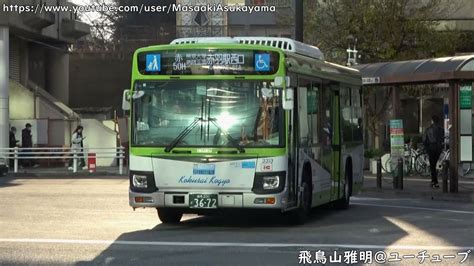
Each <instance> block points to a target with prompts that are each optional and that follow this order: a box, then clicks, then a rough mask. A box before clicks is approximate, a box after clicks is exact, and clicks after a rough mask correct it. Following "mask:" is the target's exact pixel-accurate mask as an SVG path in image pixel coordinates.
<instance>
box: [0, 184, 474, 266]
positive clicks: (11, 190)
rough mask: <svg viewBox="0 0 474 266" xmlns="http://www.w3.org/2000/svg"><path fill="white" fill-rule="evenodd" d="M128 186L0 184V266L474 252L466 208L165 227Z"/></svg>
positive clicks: (401, 205) (395, 202)
mask: <svg viewBox="0 0 474 266" xmlns="http://www.w3.org/2000/svg"><path fill="white" fill-rule="evenodd" d="M127 187H128V181H127V180H126V179H124V178H123V177H117V178H113V177H107V178H95V179H91V178H84V179H80V178H75V179H65V178H56V179H46V178H31V179H28V178H22V179H9V178H1V179H0V228H1V230H0V264H5V265H11V264H45V265H51V264H78V265H89V264H100V265H107V264H110V265H126V264H133V265H147V264H149V265H298V263H299V256H300V255H301V256H303V255H305V254H303V252H304V251H309V252H310V253H309V254H310V255H311V260H314V258H315V255H316V254H315V253H316V251H318V250H323V251H325V252H326V253H325V254H326V259H327V261H328V262H329V259H330V257H329V255H333V252H334V251H336V252H337V255H342V257H341V260H342V261H344V252H345V251H347V252H348V253H349V252H351V251H354V252H353V253H354V254H355V255H357V261H358V262H360V261H361V260H360V257H359V256H360V255H361V253H364V254H365V251H371V252H372V255H373V256H375V253H376V252H378V251H383V252H385V254H387V259H386V260H389V259H395V257H394V256H395V252H398V253H399V254H400V257H401V259H403V257H402V256H407V257H405V259H403V261H402V262H403V264H412V265H419V260H420V259H421V256H420V254H422V253H420V252H422V251H423V250H426V251H427V254H428V255H429V258H426V261H425V263H427V264H429V263H430V260H437V257H436V255H439V257H440V259H441V260H442V262H440V263H441V264H443V265H445V264H453V265H457V264H459V262H460V261H461V260H462V259H463V257H464V255H463V254H458V252H464V251H466V250H469V249H472V250H474V233H473V232H474V225H473V220H474V204H472V203H456V202H434V201H423V200H420V199H408V198H403V199H400V198H397V199H390V198H384V199H380V198H367V197H364V195H358V196H357V197H354V198H353V201H352V204H351V207H350V209H349V210H346V211H332V210H330V209H328V208H318V209H316V210H315V211H314V214H313V216H312V217H311V219H310V221H309V222H308V223H307V224H306V225H304V226H293V227H292V226H287V225H286V224H285V222H284V220H282V219H279V218H278V217H276V216H274V215H260V216H255V215H251V216H248V215H245V216H244V215H233V216H231V217H226V218H223V217H198V216H194V215H187V216H186V217H185V221H184V222H182V223H181V224H180V225H175V226H168V225H163V224H160V222H159V220H158V218H157V215H156V212H155V211H153V210H151V209H146V210H144V209H139V210H136V211H133V210H132V209H131V208H129V207H128V198H127ZM379 254H382V253H379ZM410 255H415V256H418V257H415V258H411V257H410ZM379 256H382V255H379ZM443 256H447V257H443ZM450 256H455V258H451V257H450ZM332 257H333V259H334V258H337V257H334V256H332ZM473 258H474V255H473V254H469V256H468V259H467V260H466V262H465V264H466V265H474V259H473ZM379 259H380V257H379ZM301 260H303V258H301ZM374 262H375V261H374ZM398 263H400V262H398ZM394 264H396V262H394ZM438 265H440V264H438Z"/></svg>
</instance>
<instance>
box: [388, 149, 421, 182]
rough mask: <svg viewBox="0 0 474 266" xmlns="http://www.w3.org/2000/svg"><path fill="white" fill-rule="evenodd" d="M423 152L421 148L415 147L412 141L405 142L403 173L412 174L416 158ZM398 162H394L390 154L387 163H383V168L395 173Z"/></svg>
mask: <svg viewBox="0 0 474 266" xmlns="http://www.w3.org/2000/svg"><path fill="white" fill-rule="evenodd" d="M420 153H421V151H420V150H419V149H414V148H413V146H412V144H411V143H408V144H405V145H404V151H403V156H402V158H403V175H405V176H406V175H410V174H411V172H412V170H413V168H414V165H415V158H417V157H418V155H419V154H420ZM397 163H398V162H393V163H392V157H391V156H390V157H389V158H388V159H387V161H386V162H385V165H383V167H382V168H383V170H384V171H385V172H386V173H391V174H395V173H396V171H395V170H396V165H397Z"/></svg>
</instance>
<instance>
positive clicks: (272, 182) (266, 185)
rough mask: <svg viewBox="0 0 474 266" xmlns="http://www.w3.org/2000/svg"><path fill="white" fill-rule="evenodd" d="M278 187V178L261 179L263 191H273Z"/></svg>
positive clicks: (265, 177)
mask: <svg viewBox="0 0 474 266" xmlns="http://www.w3.org/2000/svg"><path fill="white" fill-rule="evenodd" d="M278 185H280V177H279V176H277V175H276V176H264V177H263V189H264V190H268V189H275V188H278Z"/></svg>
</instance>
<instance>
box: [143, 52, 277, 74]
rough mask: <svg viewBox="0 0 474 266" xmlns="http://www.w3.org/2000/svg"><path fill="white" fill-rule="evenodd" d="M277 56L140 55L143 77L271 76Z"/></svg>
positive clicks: (256, 54)
mask: <svg viewBox="0 0 474 266" xmlns="http://www.w3.org/2000/svg"><path fill="white" fill-rule="evenodd" d="M278 62H279V55H278V53H277V52H272V51H260V50H222V49H221V50H202V49H201V50H173V51H153V52H142V53H140V54H138V69H139V71H140V73H141V74H143V75H269V74H274V73H276V72H277V71H278Z"/></svg>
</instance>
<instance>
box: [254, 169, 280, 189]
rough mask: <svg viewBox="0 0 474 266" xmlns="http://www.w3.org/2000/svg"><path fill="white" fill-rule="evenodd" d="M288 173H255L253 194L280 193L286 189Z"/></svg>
mask: <svg viewBox="0 0 474 266" xmlns="http://www.w3.org/2000/svg"><path fill="white" fill-rule="evenodd" d="M285 179H286V172H285V171H280V172H260V173H258V172H257V173H255V177H254V180H253V187H252V192H253V193H255V194H273V193H280V192H282V191H283V189H284V188H285Z"/></svg>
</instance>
